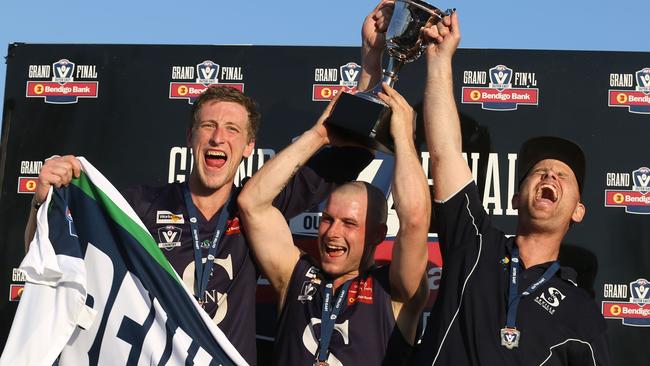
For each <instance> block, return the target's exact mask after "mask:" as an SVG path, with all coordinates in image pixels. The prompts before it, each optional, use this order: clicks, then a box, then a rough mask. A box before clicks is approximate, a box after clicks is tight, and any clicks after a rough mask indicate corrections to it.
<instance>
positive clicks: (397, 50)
mask: <svg viewBox="0 0 650 366" xmlns="http://www.w3.org/2000/svg"><path fill="white" fill-rule="evenodd" d="M452 12H453V10H447V11H445V12H443V11H441V10H440V9H438V8H436V7H435V6H433V5H431V4H428V3H426V2H424V1H420V0H397V1H395V9H394V10H393V16H392V18H391V20H390V23H389V24H388V30H387V31H386V49H387V51H388V55H389V56H390V57H389V59H388V65H387V67H386V69H384V72H383V76H382V79H381V82H379V83H378V84H377V85H375V87H374V88H372V89H371V90H368V91H365V92H361V93H356V94H354V95H352V94H348V93H343V94H342V95H341V97H340V98H339V100H338V101H337V103H336V106H334V109H333V110H332V113H331V114H330V117H329V118H328V119H327V124H328V125H329V126H332V127H334V128H335V129H336V130H337V131H338V132H339V133H341V134H343V135H345V136H347V137H349V138H352V139H354V140H357V141H361V142H362V143H364V144H365V145H366V146H369V147H371V148H373V149H377V150H381V151H384V152H387V153H392V152H393V150H394V144H393V139H392V137H391V136H390V119H391V114H392V113H391V110H390V108H389V107H388V106H387V105H386V104H385V103H384V102H383V101H382V100H381V99H380V98H379V97H378V96H377V94H378V93H379V92H380V91H382V87H381V83H383V82H385V83H387V84H388V85H390V86H393V84H395V81H396V80H397V73H398V72H399V70H400V69H401V68H402V65H404V64H406V63H409V62H411V61H415V60H417V59H418V57H420V55H421V54H422V52H423V51H424V50H425V49H426V47H427V44H426V43H425V42H424V41H423V39H422V34H421V32H420V30H421V29H422V28H423V27H429V26H432V25H435V24H436V23H438V22H439V21H440V20H442V18H443V17H445V16H447V15H451V13H452ZM414 123H415V121H414Z"/></svg>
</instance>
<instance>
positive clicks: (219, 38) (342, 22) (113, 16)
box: [0, 0, 650, 100]
mask: <svg viewBox="0 0 650 366" xmlns="http://www.w3.org/2000/svg"><path fill="white" fill-rule="evenodd" d="M647 1H648V0H623V1H618V2H605V1H603V0H591V1H587V0H567V1H562V2H560V1H557V0H547V1H529V0H518V1H516V0H460V1H458V0H455V1H454V0H440V1H435V2H433V1H430V2H431V3H432V4H433V5H436V6H438V7H440V8H443V9H446V8H451V7H455V8H457V9H458V11H459V15H460V19H461V29H462V34H463V39H462V42H461V47H463V48H506V49H556V50H603V51H645V52H648V51H650V38H649V37H648V34H649V33H648V32H649V31H648V28H649V26H650V21H649V20H648V16H647V15H646V13H647V6H648V5H647V4H648V3H647ZM375 5H376V1H371V0H327V1H315V0H307V1H305V0H303V1H297V0H287V1H275V2H273V1H212V2H180V1H168V0H161V1H156V2H153V1H147V0H140V1H138V0H131V1H124V0H112V1H102V2H97V1H93V0H86V1H80V0H68V1H65V2H51V1H42V0H31V1H17V0H5V1H3V2H2V4H1V5H0V54H1V55H2V56H3V57H4V56H6V54H7V45H8V44H9V43H11V42H26V43H100V44H101V43H107V44H110V43H113V44H114V43H119V44H200V45H207V44H217V45H224V44H253V45H322V46H357V45H359V43H360V35H359V34H360V27H361V23H362V22H363V19H364V17H365V16H366V15H367V14H368V13H369V12H370V10H372V8H373V7H374V6H375ZM648 62H649V63H650V60H649V61H648ZM5 74H6V65H5V64H4V62H3V63H2V64H1V65H0V96H2V99H3V100H4V88H5Z"/></svg>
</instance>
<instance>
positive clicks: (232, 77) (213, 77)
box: [169, 60, 244, 104]
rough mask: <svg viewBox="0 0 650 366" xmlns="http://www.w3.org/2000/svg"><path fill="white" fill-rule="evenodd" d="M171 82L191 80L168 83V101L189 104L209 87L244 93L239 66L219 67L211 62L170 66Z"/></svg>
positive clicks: (242, 78)
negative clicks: (181, 100) (177, 100)
mask: <svg viewBox="0 0 650 366" xmlns="http://www.w3.org/2000/svg"><path fill="white" fill-rule="evenodd" d="M172 80H192V81H172V82H170V83H169V99H186V100H187V102H188V103H189V104H193V103H194V100H196V98H198V97H199V95H201V93H203V92H204V91H205V90H206V89H207V88H208V87H211V86H228V87H231V88H235V89H238V90H240V91H242V92H243V91H244V83H242V82H241V81H242V80H244V76H243V73H242V68H241V66H221V65H219V64H218V63H216V62H214V61H212V60H205V61H203V62H201V63H199V64H197V65H196V66H188V65H184V66H181V65H178V66H172Z"/></svg>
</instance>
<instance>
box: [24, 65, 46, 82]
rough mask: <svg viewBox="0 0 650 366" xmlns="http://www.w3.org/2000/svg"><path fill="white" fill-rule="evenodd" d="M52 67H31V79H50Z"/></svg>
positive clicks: (29, 73)
mask: <svg viewBox="0 0 650 366" xmlns="http://www.w3.org/2000/svg"><path fill="white" fill-rule="evenodd" d="M50 72H51V66H50V65H29V72H28V76H29V78H30V79H31V78H38V79H43V78H48V79H49V78H50Z"/></svg>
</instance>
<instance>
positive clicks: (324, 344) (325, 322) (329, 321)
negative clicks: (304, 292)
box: [318, 280, 352, 362]
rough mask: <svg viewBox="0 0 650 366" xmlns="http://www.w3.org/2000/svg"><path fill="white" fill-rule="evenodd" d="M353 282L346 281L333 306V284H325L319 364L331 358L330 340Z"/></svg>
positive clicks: (329, 282)
mask: <svg viewBox="0 0 650 366" xmlns="http://www.w3.org/2000/svg"><path fill="white" fill-rule="evenodd" d="M351 283H352V280H349V281H346V282H345V283H344V284H343V286H342V287H341V289H340V292H339V295H338V296H337V297H336V302H335V303H334V304H331V303H330V301H331V299H332V297H334V291H333V290H332V289H333V287H334V286H333V284H332V282H331V281H328V282H327V283H325V288H324V292H325V297H324V298H323V315H321V323H320V348H319V350H318V362H325V361H326V360H327V357H328V356H329V350H328V349H329V346H330V340H331V339H332V333H333V332H334V325H335V324H336V318H337V317H338V315H339V313H340V312H341V309H342V308H343V305H345V301H344V299H345V297H346V296H347V294H348V288H349V287H350V284H351Z"/></svg>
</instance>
